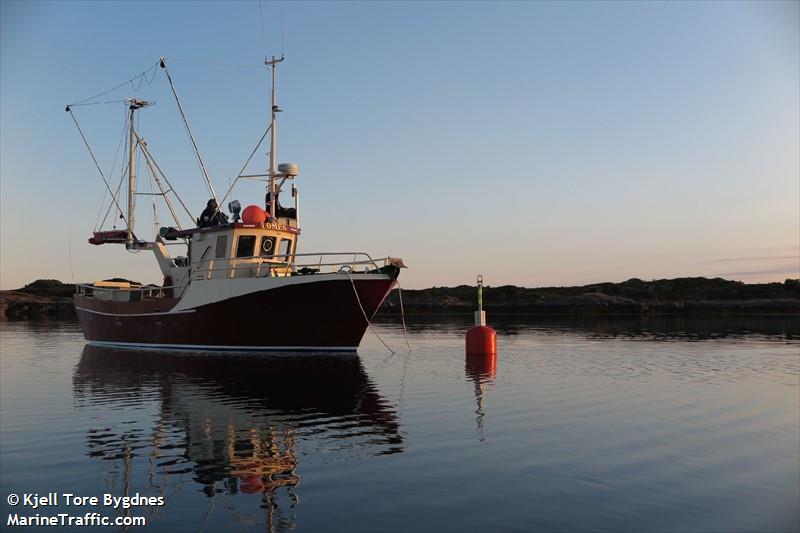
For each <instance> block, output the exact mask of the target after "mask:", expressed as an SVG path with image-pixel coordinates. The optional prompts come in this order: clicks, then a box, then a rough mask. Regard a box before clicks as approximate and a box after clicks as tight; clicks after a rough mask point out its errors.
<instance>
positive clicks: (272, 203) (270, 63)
mask: <svg viewBox="0 0 800 533" xmlns="http://www.w3.org/2000/svg"><path fill="white" fill-rule="evenodd" d="M283 60H284V57H283V55H281V57H280V58H277V57H275V56H272V57H271V58H269V57H268V58H265V59H264V64H265V65H266V66H267V68H268V69H270V70H271V71H272V98H271V100H272V105H271V107H270V109H271V115H270V116H271V119H270V125H269V133H270V142H269V144H270V146H269V214H270V216H271V217H273V218H274V217H275V207H276V203H277V202H276V198H275V196H276V193H277V191H276V190H275V142H276V135H275V128H276V124H275V116H276V114H277V113H280V112H281V111H282V110H281V109H280V108H279V107H278V104H277V101H276V98H277V94H276V92H275V70H276V67H277V65H278V63H280V62H281V61H283Z"/></svg>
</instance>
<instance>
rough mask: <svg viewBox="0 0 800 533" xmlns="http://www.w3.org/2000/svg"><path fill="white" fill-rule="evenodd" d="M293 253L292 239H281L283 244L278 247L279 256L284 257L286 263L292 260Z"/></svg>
mask: <svg viewBox="0 0 800 533" xmlns="http://www.w3.org/2000/svg"><path fill="white" fill-rule="evenodd" d="M291 252H292V240H291V239H281V244H280V246H279V247H278V254H277V255H280V256H283V260H284V261H289V259H290V258H291Z"/></svg>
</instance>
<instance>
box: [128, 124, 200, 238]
mask: <svg viewBox="0 0 800 533" xmlns="http://www.w3.org/2000/svg"><path fill="white" fill-rule="evenodd" d="M134 135H136V139H137V141H138V143H139V146H141V148H142V153H144V158H145V161H146V162H147V168H148V170H149V171H150V175H151V176H152V177H153V178H154V179H155V181H156V184H157V185H158V190H159V191H161V197H162V198H164V203H165V204H167V208H169V212H170V214H171V215H172V219H173V220H174V221H175V224H176V225H177V226H178V229H183V228H182V227H181V221H180V219H178V214H177V213H176V212H175V208H174V207H173V205H172V202H171V201H170V199H169V196H168V194H169V192H170V191H172V192H174V191H173V189H172V186H171V185H170V184H169V181H168V180H167V178H166V176H165V177H164V180H165V181H167V185H169V187H170V188H169V189H168V190H164V186H163V185H161V180H160V179H158V174H157V173H156V170H155V166H154V162H155V160H152V159H151V158H152V156H150V153H149V152H147V151H146V150H145V148H146V147H147V142H146V141H145V140H144V139H142V138H140V137H139V135H138V134H136V133H135V132H134ZM160 171H161V169H159V172H160ZM151 192H152V189H151ZM175 197H176V198H177V199H178V201H179V202H181V205H183V202H182V201H181V199H180V197H179V196H178V194H177V193H175ZM185 207H186V206H184V208H185ZM187 211H188V210H187ZM189 218H190V219H191V218H192V214H191V213H189ZM156 233H158V231H156Z"/></svg>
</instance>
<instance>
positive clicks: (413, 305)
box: [381, 277, 800, 315]
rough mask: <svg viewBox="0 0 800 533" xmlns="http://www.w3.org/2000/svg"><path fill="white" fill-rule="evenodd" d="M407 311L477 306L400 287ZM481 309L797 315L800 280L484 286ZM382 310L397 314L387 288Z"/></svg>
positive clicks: (454, 295)
mask: <svg viewBox="0 0 800 533" xmlns="http://www.w3.org/2000/svg"><path fill="white" fill-rule="evenodd" d="M402 297H403V302H402V303H403V309H404V311H405V312H406V313H407V314H442V313H447V314H468V313H472V312H473V311H475V309H476V307H477V301H476V300H477V297H476V288H475V287H474V286H469V285H460V286H458V287H433V288H430V289H422V290H404V291H403V293H402ZM483 301H484V309H485V310H486V311H487V312H489V313H499V314H541V315H582V314H671V315H679V314H687V315H688V314H790V315H800V280H798V279H787V280H786V281H784V282H783V283H750V284H748V283H743V282H741V281H731V280H726V279H722V278H713V279H709V278H702V277H697V278H676V279H661V280H653V281H643V280H641V279H637V278H633V279H629V280H628V281H624V282H622V283H596V284H592V285H584V286H579V287H539V288H533V289H528V288H523V287H516V286H513V285H504V286H501V287H486V288H484V296H483ZM381 313H382V314H396V313H400V299H399V294H398V293H397V292H396V291H395V292H393V293H392V294H391V295H390V296H389V298H388V299H387V301H386V303H384V305H383V307H382V309H381Z"/></svg>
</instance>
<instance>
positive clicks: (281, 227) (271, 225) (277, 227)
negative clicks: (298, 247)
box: [264, 222, 289, 231]
mask: <svg viewBox="0 0 800 533" xmlns="http://www.w3.org/2000/svg"><path fill="white" fill-rule="evenodd" d="M264 228H265V229H275V230H279V231H288V229H289V228H287V227H286V224H279V223H278V222H265V223H264Z"/></svg>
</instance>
